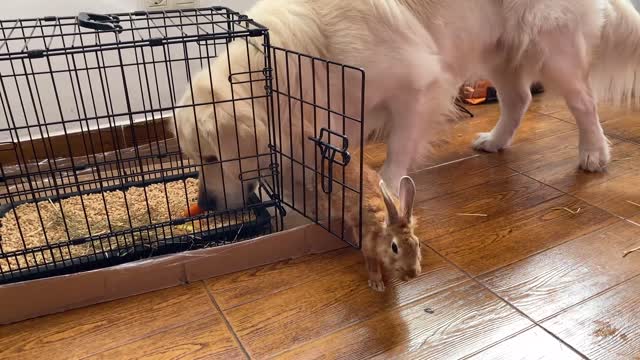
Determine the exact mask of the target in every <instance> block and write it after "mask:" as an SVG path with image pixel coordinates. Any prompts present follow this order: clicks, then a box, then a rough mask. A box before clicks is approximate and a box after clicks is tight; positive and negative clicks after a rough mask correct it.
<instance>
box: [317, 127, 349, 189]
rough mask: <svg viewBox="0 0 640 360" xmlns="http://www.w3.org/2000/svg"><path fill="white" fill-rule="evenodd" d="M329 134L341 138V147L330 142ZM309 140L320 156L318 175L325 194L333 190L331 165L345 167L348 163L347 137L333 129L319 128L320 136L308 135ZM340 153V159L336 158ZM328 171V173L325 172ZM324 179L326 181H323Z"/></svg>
mask: <svg viewBox="0 0 640 360" xmlns="http://www.w3.org/2000/svg"><path fill="white" fill-rule="evenodd" d="M327 134H328V136H327V138H328V141H325V140H324V138H325V135H327ZM331 136H336V137H338V138H339V139H342V147H337V146H335V145H333V144H331ZM309 140H311V141H313V142H314V143H316V146H317V147H318V150H320V155H321V156H322V163H321V164H320V176H321V178H322V191H324V193H325V194H330V193H331V192H332V191H333V166H334V165H335V164H337V165H339V166H342V167H345V166H347V165H349V162H350V161H351V154H349V150H348V149H349V138H348V137H347V136H346V135H343V134H340V133H338V132H335V131H333V130H329V129H326V128H322V129H320V137H317V138H315V137H312V136H310V137H309ZM338 154H340V155H341V158H342V160H337V159H336V155H338ZM327 172H328V174H327ZM325 179H326V183H325Z"/></svg>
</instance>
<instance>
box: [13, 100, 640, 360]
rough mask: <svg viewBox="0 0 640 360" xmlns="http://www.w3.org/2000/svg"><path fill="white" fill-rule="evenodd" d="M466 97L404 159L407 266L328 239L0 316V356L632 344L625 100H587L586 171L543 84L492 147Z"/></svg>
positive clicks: (415, 351)
mask: <svg viewBox="0 0 640 360" xmlns="http://www.w3.org/2000/svg"><path fill="white" fill-rule="evenodd" d="M472 110H473V111H474V112H476V114H477V117H476V118H474V119H468V120H465V121H463V122H461V123H459V124H457V125H456V126H455V129H454V132H453V137H452V141H451V143H450V144H447V145H443V146H441V147H439V148H438V149H437V151H436V152H435V155H434V157H433V158H432V159H430V160H429V161H427V163H426V164H425V165H424V168H426V169H424V170H421V171H418V172H416V173H415V174H414V178H415V180H416V182H417V184H418V186H419V195H418V200H417V204H416V212H417V215H419V216H420V218H421V230H420V236H421V239H422V241H423V242H424V244H425V245H427V246H423V249H424V250H423V251H424V260H423V269H424V273H423V274H422V275H421V276H420V277H419V278H418V279H416V280H414V281H411V282H408V283H397V284H395V286H393V287H391V289H390V291H389V292H387V293H386V294H384V295H379V294H377V293H374V292H372V291H370V290H369V289H368V288H367V284H366V278H365V270H364V267H363V264H362V260H361V258H360V255H359V254H358V253H357V252H355V251H353V250H351V249H342V250H338V251H335V252H332V253H328V254H323V255H320V256H314V257H310V258H306V259H298V260H295V261H290V262H287V263H281V264H273V265H269V266H266V267H263V268H259V269H254V270H250V271H246V272H243V273H239V274H233V275H230V276H225V277H222V278H218V279H212V280H210V281H207V282H199V283H195V284H191V285H188V286H183V287H178V288H174V289H168V290H164V291H159V292H156V293H151V294H146V295H141V296H138V297H134V298H130V299H124V300H120V301H115V302H112V303H108V304H102V305H97V306H94V307H90V308H86V309H80V310H76V311H70V312H68V313H63V314H58V315H53V316H49V317H45V318H40V319H35V320H31V321H26V322H23V323H19V324H14V325H11V326H6V327H1V328H0V358H2V359H38V358H43V359H48V360H49V359H75V358H106V359H120V358H139V357H149V358H181V359H183V358H222V359H234V358H247V357H251V358H256V359H263V358H270V357H278V358H290V359H307V358H369V357H376V358H394V359H395V358H426V359H441V358H442V359H449V358H463V357H471V358H477V359H512V358H526V359H529V358H531V359H539V358H549V359H574V358H581V357H588V358H602V359H640V276H639V275H640V253H636V254H632V255H629V256H628V257H626V258H623V257H622V254H623V252H624V251H625V250H627V249H629V248H632V247H635V246H638V245H640V206H638V205H634V204H633V203H636V204H640V119H638V118H640V113H625V112H620V111H614V110H611V109H607V108H604V109H602V118H603V122H604V127H605V129H606V131H607V134H608V135H609V136H610V138H611V140H612V143H613V148H614V151H613V156H614V161H613V162H612V164H611V167H610V169H609V171H608V172H607V173H605V174H591V175H588V174H584V173H582V172H580V171H578V170H576V159H577V157H576V155H577V149H576V144H577V130H576V127H575V124H574V121H573V120H572V118H571V116H569V114H568V112H567V111H566V108H565V107H564V105H562V103H561V102H560V101H559V100H558V99H557V98H554V97H550V96H548V95H543V96H540V97H536V99H535V101H534V104H533V105H532V107H531V111H530V112H529V113H528V114H527V117H526V119H525V121H524V124H523V126H522V129H521V130H520V132H519V134H518V136H517V139H516V141H515V142H514V144H513V146H512V147H511V148H510V149H509V150H508V151H505V152H503V153H501V154H495V155H489V154H477V153H475V152H474V151H473V150H471V149H470V147H469V143H470V141H471V139H472V138H473V136H474V134H475V133H476V132H477V131H486V130H489V129H490V128H491V126H492V125H493V123H494V121H495V118H496V115H497V106H496V105H490V106H482V107H474V108H472ZM381 154H382V153H381V152H380V151H378V150H376V148H373V150H371V151H370V152H369V153H368V154H367V156H368V158H369V160H370V161H371V162H372V163H377V164H379V163H380V162H381V159H382V158H381V156H380V155H381ZM452 161H453V162H452ZM443 163H447V164H444V165H441V166H438V167H431V168H429V167H430V166H433V165H437V164H443ZM558 208H568V209H571V210H574V211H576V210H578V209H580V212H579V213H577V214H571V213H570V212H568V211H565V210H558ZM458 213H479V214H486V215H487V216H482V217H479V216H460V215H456V214H458ZM43 296H46V295H45V294H43Z"/></svg>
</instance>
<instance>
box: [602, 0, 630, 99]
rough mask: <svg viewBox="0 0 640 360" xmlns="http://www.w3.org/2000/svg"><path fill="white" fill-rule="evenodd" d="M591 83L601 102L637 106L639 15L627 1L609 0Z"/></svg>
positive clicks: (605, 10)
mask: <svg viewBox="0 0 640 360" xmlns="http://www.w3.org/2000/svg"><path fill="white" fill-rule="evenodd" d="M604 15H605V18H604V24H603V27H602V30H601V35H600V36H601V37H600V45H599V46H598V48H597V52H596V54H594V63H593V68H592V71H591V75H592V83H593V87H594V91H595V92H596V94H597V96H598V99H599V100H600V101H605V102H610V103H613V104H615V105H627V106H631V105H633V106H637V105H640V14H638V12H637V11H636V9H635V8H634V7H633V5H632V4H631V2H630V1H629V0H609V1H608V4H607V7H606V8H605V9H604Z"/></svg>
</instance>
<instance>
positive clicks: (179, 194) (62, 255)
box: [0, 179, 253, 271]
mask: <svg viewBox="0 0 640 360" xmlns="http://www.w3.org/2000/svg"><path fill="white" fill-rule="evenodd" d="M197 195H198V181H197V180H196V179H187V180H185V181H174V182H169V183H166V184H154V185H149V186H146V187H144V188H139V187H132V188H129V189H128V190H126V191H125V192H123V191H111V192H104V193H96V194H88V195H83V196H74V197H70V198H67V199H64V200H62V201H60V202H51V201H42V202H39V203H37V204H35V203H29V204H23V205H20V206H17V207H16V208H15V211H9V212H7V213H6V214H5V216H4V217H3V218H2V219H0V221H1V224H2V225H1V227H0V236H2V237H1V239H0V244H2V250H3V251H4V252H5V253H8V252H11V251H16V250H22V249H24V248H35V247H40V246H44V245H46V244H47V241H48V242H49V244H55V243H59V242H66V241H69V240H74V239H81V238H85V237H87V236H96V235H104V234H108V233H112V232H116V231H120V230H128V229H131V228H136V227H140V226H145V225H150V224H157V223H163V222H166V221H169V220H175V219H179V218H181V217H182V216H183V215H184V212H185V210H186V209H187V207H188V206H189V205H190V204H192V203H194V202H196V201H197ZM85 213H86V216H85ZM107 214H108V216H107ZM16 215H17V218H16ZM252 219H253V215H252V216H251V217H249V215H248V214H247V215H246V216H244V218H243V219H242V220H241V221H244V222H246V221H250V220H252ZM239 220H240V219H239ZM233 223H235V217H231V218H229V217H224V218H222V219H220V217H216V220H215V224H214V221H213V220H210V222H209V225H207V222H206V221H202V222H197V221H196V222H189V223H187V224H184V225H177V226H172V227H171V228H165V229H163V228H160V229H158V230H156V231H153V230H150V231H145V232H142V233H139V232H136V233H134V234H133V235H131V234H126V235H121V236H118V237H115V236H113V237H108V238H105V239H103V240H100V241H93V242H86V243H82V244H77V245H68V246H67V245H65V246H62V247H60V248H54V249H51V250H45V251H38V252H37V253H34V254H33V255H31V254H29V255H27V256H26V257H17V258H16V257H12V258H8V259H2V258H0V268H2V270H3V271H7V270H9V269H12V270H17V269H18V268H19V267H20V268H25V267H27V265H29V266H36V265H43V264H47V263H51V262H53V261H54V260H55V261H60V260H65V259H66V260H68V259H70V258H71V257H78V256H83V255H90V254H94V253H100V252H103V251H109V250H116V249H120V251H128V248H130V247H131V246H132V245H133V244H137V245H139V244H150V245H149V246H153V244H152V243H154V242H156V241H157V240H158V239H163V238H170V237H171V236H172V233H173V236H180V235H187V234H191V233H197V232H198V231H200V230H201V229H202V228H207V227H209V228H211V229H215V228H220V227H222V226H228V225H229V224H233ZM18 224H19V226H18ZM43 225H44V227H43ZM21 234H22V236H21ZM45 235H46V237H45Z"/></svg>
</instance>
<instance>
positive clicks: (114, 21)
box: [78, 12, 122, 33]
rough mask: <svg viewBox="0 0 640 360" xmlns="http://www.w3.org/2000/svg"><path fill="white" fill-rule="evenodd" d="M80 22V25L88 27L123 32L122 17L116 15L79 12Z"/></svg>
mask: <svg viewBox="0 0 640 360" xmlns="http://www.w3.org/2000/svg"><path fill="white" fill-rule="evenodd" d="M78 23H79V24H80V26H82V27H84V28H87V29H92V30H98V31H116V32H118V33H121V32H122V25H120V18H118V17H117V16H115V15H103V14H93V13H87V12H81V13H79V14H78Z"/></svg>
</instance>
